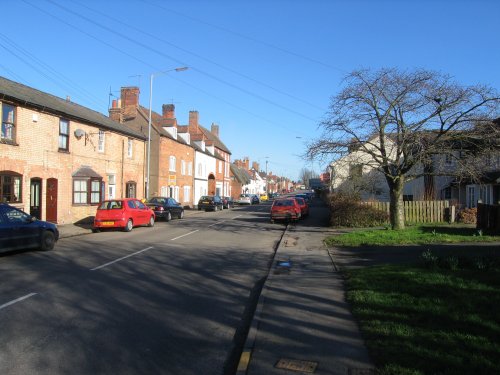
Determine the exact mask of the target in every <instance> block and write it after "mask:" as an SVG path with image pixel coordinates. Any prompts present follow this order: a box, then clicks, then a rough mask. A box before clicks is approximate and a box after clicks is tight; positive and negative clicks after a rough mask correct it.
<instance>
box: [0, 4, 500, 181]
mask: <svg viewBox="0 0 500 375" xmlns="http://www.w3.org/2000/svg"><path fill="white" fill-rule="evenodd" d="M2 13H3V17H2V29H1V30H0V47H1V48H0V50H1V55H0V56H2V58H1V59H0V75H2V76H4V77H6V78H9V79H12V80H14V81H17V82H21V83H23V84H26V85H28V86H31V87H34V88H36V89H38V90H41V91H44V92H49V93H51V94H53V95H56V96H59V97H61V98H66V96H70V97H71V100H72V101H74V102H76V103H78V104H81V105H84V106H86V107H89V108H91V109H94V110H96V111H99V112H102V113H104V114H106V115H107V110H108V103H109V99H110V95H109V94H110V91H111V94H112V95H115V96H119V92H120V88H121V87H123V86H139V87H140V89H141V95H140V102H141V104H142V105H143V106H144V107H148V106H149V83H150V76H151V74H154V73H157V72H161V71H168V70H172V69H174V68H176V67H180V66H188V67H189V68H190V69H189V70H187V71H184V72H179V73H176V72H168V73H166V74H154V80H153V110H154V111H156V112H158V113H161V106H162V104H167V103H173V104H175V107H176V115H177V118H178V121H179V123H180V124H186V123H187V121H188V113H189V111H191V110H197V111H198V112H199V117H200V122H201V124H202V125H204V126H205V127H208V128H210V125H211V124H212V123H213V122H214V123H217V124H218V125H219V127H220V138H221V139H222V141H223V142H224V143H225V144H226V145H227V146H228V147H229V149H230V150H231V152H232V158H233V160H234V159H241V158H243V157H249V158H250V160H251V161H257V162H260V165H261V169H262V170H265V165H266V161H267V162H268V171H269V172H273V173H276V174H279V175H284V176H288V177H290V178H292V179H297V178H298V176H299V172H300V170H301V169H302V168H308V169H313V170H314V171H315V172H316V173H319V172H322V171H323V169H324V167H325V162H324V161H323V162H319V161H316V162H310V161H306V160H304V158H303V157H302V155H303V154H304V152H305V144H306V143H307V142H308V141H309V140H311V139H314V138H316V137H318V136H319V135H320V130H319V129H318V124H319V122H320V121H321V119H323V118H324V116H325V113H326V111H327V109H328V104H329V100H330V97H331V96H333V95H335V94H336V93H337V92H338V91H339V90H340V88H341V84H342V78H343V77H344V76H345V75H346V74H348V73H349V72H351V71H352V70H354V69H358V68H362V67H363V68H374V69H378V68H381V67H399V68H401V69H412V68H425V69H431V70H438V71H441V72H443V73H448V74H450V75H452V76H454V77H455V79H456V80H457V81H458V82H459V83H462V84H465V85H469V84H476V83H482V84H486V85H489V86H492V87H494V88H496V89H497V90H500V74H499V68H498V67H499V64H500V28H498V15H499V14H500V1H497V0H468V1H465V0H462V1H461V0H449V1H444V0H434V1H431V0H419V1H410V0H399V1H396V0H394V1H393V0H383V1H376V0H372V1H369V0H364V1H356V0H353V1H347V0H345V1H336V0H288V1H285V0H252V1H243V0H240V1H238V0H178V1H166V0H165V1H161V0H119V1H118V0H2ZM112 98H113V97H111V99H112Z"/></svg>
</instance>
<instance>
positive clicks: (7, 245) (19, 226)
mask: <svg viewBox="0 0 500 375" xmlns="http://www.w3.org/2000/svg"><path fill="white" fill-rule="evenodd" d="M58 239H59V230H58V229H57V225H55V224H53V223H49V222H47V221H42V220H38V219H37V218H36V217H34V216H31V215H28V214H27V213H26V212H23V211H21V210H19V209H17V208H15V207H13V206H11V205H8V204H6V203H0V252H1V251H10V250H19V249H40V250H52V249H53V248H54V245H55V243H56V242H57V240H58Z"/></svg>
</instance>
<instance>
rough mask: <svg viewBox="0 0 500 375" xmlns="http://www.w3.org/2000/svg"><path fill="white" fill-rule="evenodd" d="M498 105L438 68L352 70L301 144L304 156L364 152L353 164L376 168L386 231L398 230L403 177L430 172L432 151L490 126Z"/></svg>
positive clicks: (490, 93) (485, 90)
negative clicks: (314, 135)
mask: <svg viewBox="0 0 500 375" xmlns="http://www.w3.org/2000/svg"><path fill="white" fill-rule="evenodd" d="M499 104H500V98H499V95H498V93H497V92H496V91H495V90H493V89H491V88H489V87H486V86H480V85H476V86H462V85H459V84H457V83H456V82H454V81H453V80H452V78H451V77H450V76H448V75H444V74H441V73H438V72H433V71H426V70H413V71H401V70H398V69H395V68H393V69H382V70H379V71H372V70H369V69H367V70H358V71H354V72H352V73H350V74H349V75H348V76H347V77H346V78H345V80H344V88H343V89H342V91H341V92H340V93H339V94H337V95H336V96H334V97H333V98H332V99H331V104H330V108H329V111H328V113H327V116H326V119H325V120H324V121H323V122H321V124H320V128H322V129H323V134H322V136H321V137H320V138H318V139H317V140H314V141H313V142H311V143H310V144H309V145H308V148H307V157H310V158H318V157H324V156H326V155H328V156H329V157H332V155H333V157H334V159H339V158H341V157H342V156H344V155H346V154H348V153H353V150H354V151H355V152H357V153H358V154H360V155H361V154H362V155H364V157H363V158H360V160H359V161H358V163H364V164H366V165H370V166H371V167H372V168H376V169H377V170H379V171H380V172H382V173H383V175H384V177H385V180H386V181H387V184H388V186H389V191H390V220H391V225H392V228H393V229H402V228H404V211H403V187H404V185H405V182H407V181H409V180H410V179H413V178H417V177H420V176H424V175H426V174H427V175H429V174H430V173H431V172H432V171H430V170H429V165H431V161H432V158H433V156H435V155H437V154H440V153H441V154H442V153H443V152H444V151H445V150H446V148H447V147H448V148H449V147H450V141H449V140H450V137H451V136H452V135H453V134H458V133H461V132H463V131H467V133H468V134H470V132H471V131H473V130H474V127H475V126H477V125H478V124H482V123H487V122H488V123H489V122H490V121H491V119H493V118H495V117H497V116H495V115H498V109H499ZM474 124H476V125H474ZM366 156H368V159H367V158H366Z"/></svg>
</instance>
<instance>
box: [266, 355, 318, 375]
mask: <svg viewBox="0 0 500 375" xmlns="http://www.w3.org/2000/svg"><path fill="white" fill-rule="evenodd" d="M274 367H276V368H279V369H282V370H291V371H297V372H305V373H309V374H312V373H314V371H316V367H318V362H311V361H301V360H298V359H286V358H282V359H280V360H279V361H278V363H276V366H274Z"/></svg>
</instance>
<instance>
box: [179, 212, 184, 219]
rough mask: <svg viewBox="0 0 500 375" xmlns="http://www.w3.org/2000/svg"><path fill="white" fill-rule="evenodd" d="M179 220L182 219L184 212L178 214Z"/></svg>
mask: <svg viewBox="0 0 500 375" xmlns="http://www.w3.org/2000/svg"><path fill="white" fill-rule="evenodd" d="M179 219H184V211H181V212H179Z"/></svg>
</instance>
